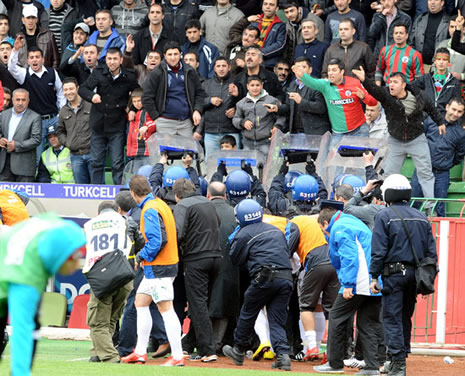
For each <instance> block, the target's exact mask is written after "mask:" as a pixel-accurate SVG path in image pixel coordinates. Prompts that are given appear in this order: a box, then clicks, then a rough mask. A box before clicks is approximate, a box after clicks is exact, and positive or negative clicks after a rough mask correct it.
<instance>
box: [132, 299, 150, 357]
mask: <svg viewBox="0 0 465 376" xmlns="http://www.w3.org/2000/svg"><path fill="white" fill-rule="evenodd" d="M136 311H137V345H136V348H135V350H134V352H135V353H136V354H137V355H144V354H147V346H148V344H149V337H150V332H151V331H152V315H151V314H150V308H149V307H136Z"/></svg>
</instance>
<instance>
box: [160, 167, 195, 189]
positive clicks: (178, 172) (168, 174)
mask: <svg viewBox="0 0 465 376" xmlns="http://www.w3.org/2000/svg"><path fill="white" fill-rule="evenodd" d="M182 178H185V179H189V174H188V173H187V170H186V169H185V168H184V167H181V166H172V167H170V168H169V169H168V170H166V171H165V173H164V174H163V187H172V186H173V184H174V183H175V181H176V180H178V179H182Z"/></svg>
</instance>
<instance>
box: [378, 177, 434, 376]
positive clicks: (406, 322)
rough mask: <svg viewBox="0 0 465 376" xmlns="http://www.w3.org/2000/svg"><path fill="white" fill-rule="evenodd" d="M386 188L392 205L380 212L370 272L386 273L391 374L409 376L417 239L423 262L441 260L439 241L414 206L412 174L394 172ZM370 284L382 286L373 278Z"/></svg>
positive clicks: (385, 311)
mask: <svg viewBox="0 0 465 376" xmlns="http://www.w3.org/2000/svg"><path fill="white" fill-rule="evenodd" d="M381 190H382V191H383V196H384V201H385V202H386V203H387V204H388V205H389V207H387V208H385V209H383V210H381V211H380V212H379V213H378V214H377V215H376V217H375V225H374V228H373V238H372V256H371V262H370V273H371V275H372V278H377V277H378V276H379V275H382V276H383V289H382V292H383V298H382V299H383V307H384V308H383V325H384V333H385V339H386V347H387V348H388V349H389V354H390V355H391V357H392V362H391V363H390V365H389V366H388V367H389V375H390V376H404V375H405V374H406V363H405V359H406V357H407V355H408V353H409V352H410V333H411V329H412V321H411V317H412V315H413V312H414V309H415V302H416V296H417V291H416V280H415V258H414V256H413V251H412V244H413V246H414V247H415V251H416V253H417V255H418V259H419V260H420V261H421V260H422V259H424V258H425V257H431V258H432V259H433V260H437V254H436V244H435V241H434V237H433V234H432V230H431V225H430V223H429V222H428V219H427V218H426V216H425V215H424V214H423V213H421V212H420V211H418V210H417V209H415V208H411V207H410V206H409V205H408V201H409V200H410V196H411V192H412V189H411V186H410V183H409V182H408V180H407V178H405V177H404V176H402V175H398V174H393V175H390V176H389V177H388V178H387V179H386V180H385V181H384V184H383V185H382V187H381ZM404 226H405V227H404ZM407 230H408V232H409V234H410V239H411V241H410V239H409V235H408V233H407ZM370 287H371V290H372V291H374V290H376V289H377V286H376V281H374V280H373V279H372V282H371V285H370ZM378 289H379V287H378ZM399 318H400V319H399Z"/></svg>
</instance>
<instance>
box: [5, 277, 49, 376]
mask: <svg viewBox="0 0 465 376" xmlns="http://www.w3.org/2000/svg"><path fill="white" fill-rule="evenodd" d="M39 302H40V293H39V291H38V290H37V289H36V288H34V287H31V286H26V285H20V284H15V283H10V284H9V285H8V311H9V316H10V324H11V326H12V328H13V333H12V336H11V338H10V346H11V375H12V376H28V375H30V374H31V366H32V358H33V355H34V331H35V330H36V329H38V323H37V320H36V315H37V310H38V309H39ZM0 319H1V320H0V321H1V322H2V326H3V324H6V318H5V317H3V318H0ZM0 329H1V330H0V333H1V335H2V336H3V329H4V328H0Z"/></svg>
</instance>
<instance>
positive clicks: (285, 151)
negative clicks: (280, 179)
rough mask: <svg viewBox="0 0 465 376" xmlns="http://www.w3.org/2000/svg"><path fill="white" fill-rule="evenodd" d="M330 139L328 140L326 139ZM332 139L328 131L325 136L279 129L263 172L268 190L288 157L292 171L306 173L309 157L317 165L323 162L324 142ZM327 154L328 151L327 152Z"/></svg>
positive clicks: (264, 182) (264, 183)
mask: <svg viewBox="0 0 465 376" xmlns="http://www.w3.org/2000/svg"><path fill="white" fill-rule="evenodd" d="M327 139H329V141H328V142H326V141H325V140H327ZM330 141H331V134H330V133H329V132H326V133H325V134H324V135H323V136H316V135H308V134H303V133H299V134H288V133H286V134H284V133H282V132H281V131H279V130H277V131H276V132H275V134H274V136H273V139H272V141H271V145H270V153H269V154H268V159H267V162H266V165H265V169H264V172H263V186H264V188H265V190H266V191H267V192H268V190H269V188H270V186H271V182H272V181H273V178H274V177H275V176H276V175H277V174H278V172H279V169H280V167H281V165H282V163H283V161H284V160H285V159H286V160H287V161H288V162H289V170H290V171H294V170H295V171H300V172H302V173H305V163H306V162H307V160H308V159H309V158H311V159H313V161H315V165H316V166H317V169H318V165H319V164H320V163H321V158H320V150H321V145H322V144H323V143H325V144H328V145H329V142H330ZM325 154H326V153H325Z"/></svg>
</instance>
